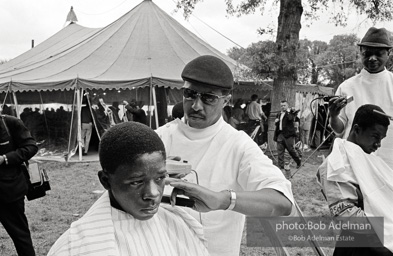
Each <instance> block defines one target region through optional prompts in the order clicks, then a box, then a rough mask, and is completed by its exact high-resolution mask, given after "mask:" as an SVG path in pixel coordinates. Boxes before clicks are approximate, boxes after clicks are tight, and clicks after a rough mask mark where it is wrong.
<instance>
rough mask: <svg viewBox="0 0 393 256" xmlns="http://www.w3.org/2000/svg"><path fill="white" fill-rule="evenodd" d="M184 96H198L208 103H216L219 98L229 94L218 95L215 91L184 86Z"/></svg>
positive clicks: (187, 97)
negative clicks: (210, 91)
mask: <svg viewBox="0 0 393 256" xmlns="http://www.w3.org/2000/svg"><path fill="white" fill-rule="evenodd" d="M183 96H184V98H185V99H186V100H195V99H196V98H197V97H199V98H200V99H201V101H202V102H203V103H205V104H208V105H214V104H216V103H217V102H218V99H221V98H225V97H226V96H227V95H217V94H214V93H208V92H207V93H201V92H197V91H195V90H192V89H188V88H184V89H183Z"/></svg>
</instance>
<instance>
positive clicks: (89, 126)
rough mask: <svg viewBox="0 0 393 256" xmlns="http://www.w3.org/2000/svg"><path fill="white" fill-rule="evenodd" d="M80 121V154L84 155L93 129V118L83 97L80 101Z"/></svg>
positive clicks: (87, 149) (87, 150)
mask: <svg viewBox="0 0 393 256" xmlns="http://www.w3.org/2000/svg"><path fill="white" fill-rule="evenodd" d="M81 123H82V127H81V139H82V155H84V156H85V155H87V153H88V152H89V145H90V139H91V133H92V131H93V118H92V115H91V110H90V107H89V105H88V104H87V99H86V98H85V97H84V98H83V101H82V109H81Z"/></svg>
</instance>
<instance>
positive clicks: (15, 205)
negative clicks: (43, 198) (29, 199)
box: [0, 197, 35, 256]
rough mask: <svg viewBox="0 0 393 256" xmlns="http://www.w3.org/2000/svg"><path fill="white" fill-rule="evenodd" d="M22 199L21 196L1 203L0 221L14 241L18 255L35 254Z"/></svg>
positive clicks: (33, 255)
mask: <svg viewBox="0 0 393 256" xmlns="http://www.w3.org/2000/svg"><path fill="white" fill-rule="evenodd" d="M24 200H25V199H24V197H23V198H22V199H19V200H17V201H15V202H11V203H1V207H0V222H1V224H2V225H3V226H4V228H5V230H6V231H7V233H8V235H9V236H10V237H11V239H12V241H13V242H14V245H15V249H16V252H17V253H18V255H19V256H35V252H34V247H33V241H32V240H31V235H30V230H29V224H28V222H27V218H26V215H25V201H24Z"/></svg>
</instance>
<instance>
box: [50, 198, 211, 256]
mask: <svg viewBox="0 0 393 256" xmlns="http://www.w3.org/2000/svg"><path fill="white" fill-rule="evenodd" d="M206 245H207V243H206V240H205V238H204V235H203V228H202V226H201V225H200V224H199V222H198V221H197V220H195V219H194V218H193V217H192V216H191V215H189V214H188V213H187V212H185V211H184V210H183V209H181V208H179V207H172V206H170V205H164V204H161V205H160V209H159V210H158V212H157V214H155V215H154V217H153V218H151V219H149V220H146V221H140V220H136V219H135V218H133V217H132V216H131V215H130V214H127V213H125V212H123V211H120V210H117V209H115V208H113V207H111V206H110V200H109V194H108V192H105V193H104V194H103V195H102V196H101V197H100V198H99V199H98V200H97V201H96V202H95V203H94V204H93V206H92V207H91V208H90V209H89V210H88V211H87V212H86V214H85V215H84V216H83V217H82V218H81V219H79V220H78V221H75V222H73V223H72V224H71V227H70V229H69V230H67V231H66V232H65V233H64V234H63V235H62V236H61V237H60V238H59V239H58V240H57V241H56V243H55V244H54V245H53V246H52V248H51V249H50V251H49V253H48V256H65V255H67V256H71V255H72V256H74V255H83V256H93V255H94V256H101V255H102V256H122V255H127V256H129V255H137V256H144V255H149V256H150V255H168V256H174V255H182V256H183V255H190V256H192V255H198V256H199V255H208V252H207V248H206Z"/></svg>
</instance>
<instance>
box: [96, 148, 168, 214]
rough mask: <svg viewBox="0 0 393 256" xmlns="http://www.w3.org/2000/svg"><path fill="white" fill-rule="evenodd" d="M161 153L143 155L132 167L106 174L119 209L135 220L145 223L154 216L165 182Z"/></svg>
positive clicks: (164, 168) (109, 188) (164, 169)
mask: <svg viewBox="0 0 393 256" xmlns="http://www.w3.org/2000/svg"><path fill="white" fill-rule="evenodd" d="M166 174H167V172H166V167H165V159H164V158H163V156H162V154H161V153H160V152H153V153H146V154H143V155H141V156H140V157H139V158H137V159H136V160H135V162H134V164H132V165H124V166H119V167H118V168H117V169H116V171H115V173H114V174H107V176H108V182H107V183H108V185H109V186H108V187H105V185H104V184H103V185H104V187H105V188H106V189H108V190H110V192H111V193H112V195H113V197H114V199H115V200H116V201H117V203H118V204H119V205H120V207H121V208H122V209H123V210H124V211H125V212H127V213H129V214H131V215H132V216H133V217H134V218H135V219H138V220H148V219H150V218H151V217H153V216H154V214H156V213H157V211H158V207H159V205H160V202H161V197H162V193H163V191H164V185H165V178H166Z"/></svg>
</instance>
